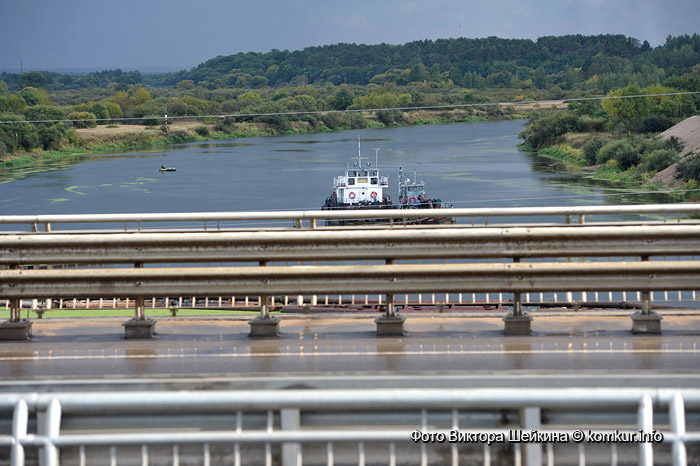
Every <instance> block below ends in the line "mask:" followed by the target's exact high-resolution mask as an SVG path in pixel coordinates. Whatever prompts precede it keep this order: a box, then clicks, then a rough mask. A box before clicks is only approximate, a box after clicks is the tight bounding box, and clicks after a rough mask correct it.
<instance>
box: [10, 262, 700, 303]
mask: <svg viewBox="0 0 700 466" xmlns="http://www.w3.org/2000/svg"><path fill="white" fill-rule="evenodd" d="M698 283H700V262H694V261H653V262H590V263H589V262H571V263H505V264H418V265H416V264H393V265H362V266H357V265H351V266H342V265H340V266H268V267H207V268H201V267H192V268H145V269H120V268H113V269H109V268H106V269H71V270H41V269H40V270H0V299H13V298H73V297H82V298H93V297H95V298H99V297H104V296H122V297H129V298H138V297H143V296H175V295H182V296H207V295H210V296H224V295H251V296H271V295H299V294H302V295H310V294H397V293H401V294H411V293H421V292H431V293H452V292H454V293H457V292H521V293H522V292H547V291H651V290H654V291H656V290H692V289H696V288H697V287H698Z"/></svg>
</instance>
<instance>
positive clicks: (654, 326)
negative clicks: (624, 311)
mask: <svg viewBox="0 0 700 466" xmlns="http://www.w3.org/2000/svg"><path fill="white" fill-rule="evenodd" d="M648 261H649V256H642V262H648ZM662 318H663V317H662V316H661V314H659V313H658V312H653V311H652V310H651V292H650V291H649V290H647V291H642V309H641V310H640V311H638V312H635V313H634V314H632V333H635V334H637V333H641V334H649V333H652V334H658V333H661V319H662Z"/></svg>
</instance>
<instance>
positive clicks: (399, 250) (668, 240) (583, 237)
mask: <svg viewBox="0 0 700 466" xmlns="http://www.w3.org/2000/svg"><path fill="white" fill-rule="evenodd" d="M684 255H685V256H693V255H700V225H657V226H616V227H611V226H606V227H602V226H586V227H536V228H535V227H533V228H527V227H510V228H429V229H417V230H392V229H385V230H376V229H374V230H373V229H365V230H340V231H335V230H325V231H320V230H314V231H310V230H304V231H258V232H198V233H193V232H190V233H184V232H178V233H174V232H173V233H157V234H156V233H139V234H133V233H112V234H109V233H93V234H58V233H56V234H50V235H48V234H7V235H0V264H5V265H10V266H17V265H34V264H95V263H135V262H141V263H143V262H146V263H165V262H169V263H182V262H197V263H201V262H219V263H220V262H264V261H275V262H279V261H344V260H372V259H377V260H387V259H396V260H408V259H448V258H454V259H462V258H473V259H480V258H509V257H518V258H541V257H629V256H646V257H648V256H684Z"/></svg>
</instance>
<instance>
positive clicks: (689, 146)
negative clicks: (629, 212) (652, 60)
mask: <svg viewBox="0 0 700 466" xmlns="http://www.w3.org/2000/svg"><path fill="white" fill-rule="evenodd" d="M643 92H644V91H642V90H639V89H632V90H630V93H643ZM682 97H687V96H682ZM663 98H674V97H663ZM663 98H657V99H656V100H657V102H661V101H662V99H663ZM628 100H629V101H624V100H623V99H616V100H613V99H610V100H604V101H602V102H603V103H602V104H601V103H600V102H586V103H584V104H581V103H574V104H570V105H569V108H568V109H567V110H565V111H558V112H554V111H546V112H538V113H534V114H533V115H532V116H531V119H530V122H529V123H528V125H527V126H526V128H525V129H524V130H523V131H522V132H521V134H520V136H521V138H522V139H523V141H524V142H523V144H522V145H521V147H522V148H523V149H526V150H532V151H535V152H537V154H538V155H540V156H542V157H546V158H550V159H554V160H557V161H559V162H561V167H562V170H567V171H571V172H575V173H577V174H579V175H581V176H584V177H588V178H592V179H595V180H601V181H605V182H608V183H611V184H615V185H618V186H622V187H642V188H645V189H649V190H650V191H651V190H671V191H672V193H673V194H674V195H675V196H676V197H677V198H678V199H679V200H683V201H690V202H696V201H698V200H700V194H699V192H700V191H698V188H700V156H699V155H698V149H699V148H700V140H698V138H697V137H696V136H695V135H696V134H699V133H700V131H698V130H700V116H690V117H688V118H685V117H682V118H671V117H667V116H664V115H663V113H662V112H660V111H659V110H658V108H655V107H658V106H659V105H658V104H657V105H656V106H654V105H653V101H652V103H651V104H650V103H649V102H646V103H645V102H643V101H645V100H651V99H650V98H639V99H635V100H637V102H632V99H628ZM611 102H612V104H611ZM621 105H626V106H628V107H631V110H630V108H622V109H621V108H620V106H621ZM634 110H636V113H635V111H634ZM674 123H675V124H674Z"/></svg>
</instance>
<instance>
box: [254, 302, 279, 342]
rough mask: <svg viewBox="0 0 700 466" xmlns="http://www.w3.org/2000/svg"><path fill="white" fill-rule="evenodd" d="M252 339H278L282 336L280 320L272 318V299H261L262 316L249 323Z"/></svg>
mask: <svg viewBox="0 0 700 466" xmlns="http://www.w3.org/2000/svg"><path fill="white" fill-rule="evenodd" d="M248 323H249V324H250V334H249V336H251V337H278V336H279V335H280V319H279V318H278V317H270V297H269V296H261V297H260V315H259V316H258V317H255V318H254V319H250V321H248Z"/></svg>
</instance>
